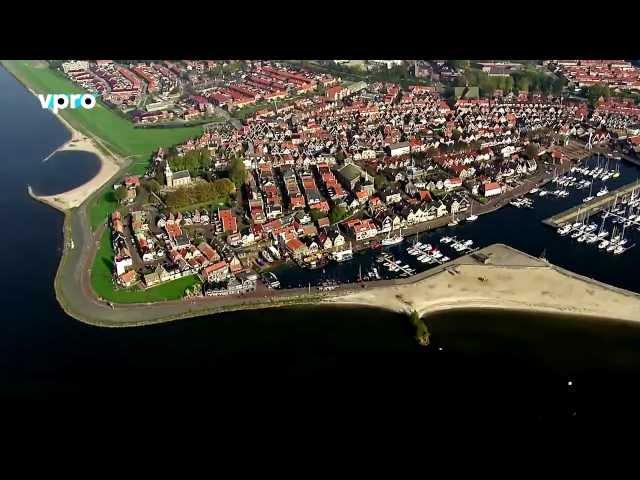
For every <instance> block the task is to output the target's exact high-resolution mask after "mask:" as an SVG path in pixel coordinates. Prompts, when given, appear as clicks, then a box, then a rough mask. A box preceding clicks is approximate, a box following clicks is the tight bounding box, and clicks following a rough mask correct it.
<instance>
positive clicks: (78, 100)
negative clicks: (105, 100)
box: [38, 93, 96, 113]
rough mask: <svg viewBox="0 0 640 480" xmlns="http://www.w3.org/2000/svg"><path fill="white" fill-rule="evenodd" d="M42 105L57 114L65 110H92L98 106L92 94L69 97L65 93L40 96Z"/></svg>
mask: <svg viewBox="0 0 640 480" xmlns="http://www.w3.org/2000/svg"><path fill="white" fill-rule="evenodd" d="M38 99H39V100H40V105H42V108H48V109H49V110H53V113H57V112H58V110H64V109H65V108H80V107H82V108H86V109H87V110H91V109H92V108H93V107H95V106H96V97H95V96H94V95H91V94H90V93H85V94H84V95H79V94H73V95H67V94H65V93H56V94H53V95H52V94H48V95H47V96H46V97H45V96H44V95H38Z"/></svg>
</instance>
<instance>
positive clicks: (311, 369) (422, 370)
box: [0, 69, 640, 419]
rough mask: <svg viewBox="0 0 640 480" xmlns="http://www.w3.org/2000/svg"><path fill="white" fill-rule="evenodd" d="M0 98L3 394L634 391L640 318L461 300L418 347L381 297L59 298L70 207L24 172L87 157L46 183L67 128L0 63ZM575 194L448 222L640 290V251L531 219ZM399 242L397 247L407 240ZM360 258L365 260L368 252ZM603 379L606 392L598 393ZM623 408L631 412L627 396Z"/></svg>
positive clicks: (464, 395)
mask: <svg viewBox="0 0 640 480" xmlns="http://www.w3.org/2000/svg"><path fill="white" fill-rule="evenodd" d="M0 105H2V106H3V107H2V109H0V127H1V128H0V146H1V148H2V150H1V151H2V153H1V154H0V178H2V180H3V190H2V194H1V195H0V211H2V212H3V214H4V215H3V218H4V220H5V225H6V228H5V230H4V235H3V238H2V239H3V243H2V254H1V255H2V266H3V268H2V272H3V274H2V276H0V302H1V304H2V307H3V308H2V311H3V313H2V315H0V317H1V319H2V322H1V325H2V332H1V333H0V352H1V353H0V392H1V393H0V396H1V397H2V398H3V399H21V400H22V399H34V398H38V399H46V400H47V401H49V402H50V401H54V400H55V399H63V400H64V401H65V402H67V405H76V404H77V402H75V400H77V399H78V398H80V395H82V398H83V399H84V398H86V395H87V394H94V396H93V397H92V398H93V402H94V403H91V405H94V404H95V402H100V401H102V402H106V401H109V402H110V403H109V406H110V407H111V408H117V406H118V405H123V404H127V405H129V404H130V402H131V401H132V400H133V399H136V398H145V403H143V405H147V406H148V405H152V404H163V405H164V404H166V403H167V402H168V400H169V399H172V400H174V401H175V400H176V399H177V400H182V401H189V402H192V401H194V400H196V399H198V398H202V397H203V395H204V396H205V398H207V399H208V398H215V399H220V398H221V397H227V398H228V397H230V396H233V395H238V392H242V393H243V394H246V395H243V398H244V399H246V401H249V400H250V401H255V402H258V401H260V402H265V401H268V400H269V399H274V398H279V399H282V400H283V401H281V402H279V404H280V405H290V406H294V405H295V404H296V403H299V402H296V400H295V399H299V398H300V395H301V393H302V392H306V393H309V395H306V396H304V399H305V402H309V403H313V402H314V401H315V402H318V401H319V400H318V399H322V400H323V401H325V400H326V401H327V402H328V403H327V404H328V405H336V403H339V404H343V403H344V402H347V401H348V400H349V399H350V398H353V397H354V396H357V397H358V398H359V399H360V398H361V400H359V401H358V402H357V405H354V407H357V409H358V410H361V409H362V408H366V407H367V406H371V405H377V404H379V403H380V402H381V399H389V401H390V402H393V400H394V399H395V401H397V402H398V403H403V404H404V399H405V398H413V399H414V403H415V404H416V405H417V406H419V407H420V408H421V409H424V411H425V414H426V415H429V414H431V412H433V409H434V408H435V407H434V405H436V404H438V405H439V408H440V409H439V410H436V411H439V412H444V411H450V412H454V411H455V414H456V415H457V416H459V415H460V414H461V412H462V413H464V412H466V413H469V414H471V413H472V414H474V415H485V414H486V412H488V411H493V412H494V413H495V414H496V415H505V416H510V417H511V416H513V415H515V416H518V417H522V418H533V419H536V418H539V417H542V418H551V419H553V418H573V413H575V411H576V409H577V411H578V414H579V415H586V416H589V415H591V416H594V415H596V414H604V413H603V412H610V406H611V405H613V404H616V405H623V406H626V405H627V402H631V401H632V400H634V399H637V396H634V395H632V393H633V392H631V390H629V389H628V387H626V386H628V385H630V380H631V379H634V378H635V377H636V376H637V373H638V372H639V368H638V367H639V366H638V362H639V358H640V355H639V354H638V353H637V352H636V351H635V349H634V347H635V346H636V345H638V344H640V329H638V328H637V327H636V326H634V325H628V324H622V325H618V324H613V323H611V322H606V323H605V322H589V323H585V322H584V321H575V322H568V321H566V320H565V319H563V318H558V317H542V316H539V315H538V316H534V315H523V314H521V313H501V314H496V313H494V312H491V313H478V312H455V313H449V314H446V315H438V316H434V317H431V318H429V325H430V328H431V330H432V333H433V337H432V345H431V346H430V347H429V348H428V349H426V350H424V349H421V348H420V347H418V346H417V344H416V342H415V341H414V339H413V333H414V332H413V330H412V328H411V326H410V325H409V322H408V321H407V319H406V318H405V317H403V316H402V315H397V314H390V313H388V312H384V311H381V310H375V309H360V308H357V309H351V308H350V309H347V308H319V307H313V308H289V309H284V310H266V311H250V312H238V313H232V314H226V315H220V316H215V317H201V318H195V319H188V320H184V321H179V322H175V323H172V324H166V325H158V326H152V327H145V328H140V329H113V330H112V329H100V328H96V327H91V326H87V325H84V324H82V323H79V322H77V321H76V320H74V319H72V318H70V317H68V316H67V315H66V314H65V313H64V312H63V311H62V309H61V308H60V307H59V305H58V303H57V301H56V299H55V294H54V290H53V279H54V276H55V272H56V268H57V265H58V262H59V258H60V254H61V251H62V223H63V216H62V215H61V214H60V213H58V212H56V211H54V210H53V209H51V208H49V207H47V206H45V205H42V204H40V203H38V202H36V201H34V200H33V199H31V198H30V197H29V196H28V194H27V185H28V184H32V185H36V184H38V185H39V188H41V189H42V190H41V191H55V190H59V189H60V188H62V187H65V186H70V187H72V186H74V185H76V184H79V183H80V182H81V179H82V178H84V175H88V173H87V172H89V171H90V168H89V166H86V165H84V163H83V162H84V161H85V160H88V158H87V157H86V156H83V155H82V154H77V153H69V154H65V155H66V156H67V157H68V158H67V160H70V162H69V165H72V167H69V168H66V169H65V173H66V174H67V175H68V177H69V178H68V182H69V183H57V182H58V180H55V181H54V182H53V183H52V185H51V186H49V185H48V184H47V183H46V182H45V181H43V179H45V178H47V177H46V176H45V175H44V174H43V172H45V170H43V168H47V166H43V164H42V159H43V158H44V157H46V156H47V155H49V153H50V152H51V151H53V150H54V149H55V148H57V147H58V146H59V145H61V144H62V143H64V142H65V141H67V140H68V138H69V134H68V132H67V131H66V129H65V128H64V127H63V126H62V125H61V124H59V123H58V122H57V121H56V120H55V118H54V117H53V116H52V115H51V114H50V113H49V112H47V111H44V110H42V109H41V108H40V105H39V102H38V101H37V99H36V98H34V97H33V96H32V95H31V94H30V93H28V92H27V91H26V90H25V89H24V88H23V87H22V86H20V85H19V84H18V83H17V82H16V81H15V80H14V79H13V78H12V77H11V76H10V75H9V74H8V73H7V72H5V71H4V70H3V69H0ZM51 160H53V158H52V159H51ZM51 160H50V161H51ZM623 170H624V176H626V177H633V176H635V175H637V171H636V170H635V167H627V166H625V165H623ZM38 179H40V182H38ZM66 181H67V179H65V182H66ZM619 182H620V183H622V182H623V180H622V179H619ZM47 188H51V190H45V189H47ZM569 203H570V202H569V201H568V200H557V201H556V200H544V199H541V200H538V199H536V204H537V205H536V209H535V210H533V211H528V210H524V209H522V210H517V209H515V208H511V207H509V208H505V209H503V210H502V211H500V212H498V213H496V214H493V215H488V216H483V217H481V218H480V219H479V220H478V221H477V222H476V223H474V224H467V225H460V226H459V227H458V228H456V229H455V235H457V236H459V237H464V238H473V239H474V240H475V241H476V244H478V245H479V246H481V245H486V244H489V243H492V242H494V241H502V242H505V243H509V244H511V245H513V246H515V247H516V248H520V249H523V250H525V251H528V252H530V253H534V254H538V253H540V251H541V250H542V249H543V248H545V247H546V248H547V254H548V256H549V258H550V259H551V260H552V261H553V262H555V263H558V264H560V265H563V266H566V267H567V268H571V269H575V270H577V271H579V272H582V273H587V274H589V275H593V276H595V277H596V278H598V279H600V280H604V281H608V282H611V283H614V284H616V285H621V286H625V287H626V288H631V289H635V290H640V285H639V284H638V279H637V276H636V274H635V272H633V269H631V268H628V265H632V264H633V262H635V263H636V264H637V258H638V257H637V256H636V255H638V253H637V251H635V252H634V251H633V250H632V251H629V252H628V253H627V254H625V255H622V256H620V257H613V256H611V255H607V256H604V255H601V254H598V253H594V252H592V249H590V248H587V247H580V248H576V247H575V245H573V244H572V242H571V241H570V240H569V239H566V238H563V239H561V238H559V237H557V235H555V233H553V231H552V230H551V229H548V228H547V227H544V226H542V225H541V224H539V223H538V222H537V220H539V219H540V218H544V217H546V216H548V215H551V214H553V213H555V212H557V211H558V210H562V209H563V208H565V206H566V204H569ZM443 233H448V234H450V233H451V232H450V231H449V229H444V230H442V231H438V232H437V233H434V234H430V235H431V236H432V237H429V238H433V239H434V240H435V239H436V238H437V237H439V236H440V235H441V234H443ZM523 233H525V234H523ZM423 241H424V240H423ZM392 250H394V251H396V252H399V253H398V254H399V255H400V254H401V252H402V250H403V248H402V247H394V248H393V249H392ZM356 259H362V260H363V261H364V260H365V259H367V261H369V262H370V261H371V258H368V257H367V255H364V256H362V257H359V256H356ZM407 261H409V262H411V261H412V257H409V256H407ZM414 263H415V262H414ZM412 265H413V264H412ZM625 265H627V267H626V268H625ZM357 268H358V267H357V262H353V263H352V264H344V265H341V266H333V267H328V268H327V272H329V271H330V270H331V269H333V271H334V272H335V271H338V270H339V269H342V270H343V271H344V276H345V277H346V276H350V277H351V278H354V277H355V274H356V272H357ZM363 270H364V269H363ZM288 275H290V277H287V274H286V273H283V274H282V277H286V278H285V280H286V281H287V282H290V283H295V282H296V281H299V282H301V283H302V282H305V283H306V281H307V277H304V278H303V277H298V278H297V277H296V275H300V273H299V272H298V273H296V272H292V273H289V274H288ZM314 275H322V272H321V271H319V272H316V273H314ZM439 348H442V349H443V350H439ZM570 377H571V378H574V377H575V379H576V391H575V392H573V393H572V392H570V391H568V390H567V379H568V378H570ZM625 388H626V390H625ZM602 389H608V390H607V391H611V392H613V395H612V396H611V397H610V398H608V399H607V398H605V399H602V396H601V395H598V391H601V390H602ZM150 392H154V393H157V394H158V395H152V394H151V393H150ZM283 392H287V396H286V398H285V394H284V393H283ZM288 392H292V393H291V394H290V396H289V394H288ZM293 392H295V393H293ZM425 392H426V395H425ZM150 399H151V400H152V401H151V400H150ZM469 399H474V401H473V402H471V401H470V400H469ZM482 399H485V400H486V402H484V401H482ZM541 399H542V400H541ZM596 400H597V401H596ZM616 402H618V403H616ZM327 404H325V405H327ZM389 405H390V403H385V404H384V406H382V407H381V408H385V409H386V408H388V406H389ZM454 405H455V409H454ZM491 405H493V409H491ZM487 409H489V410H487ZM410 410H411V411H414V410H413V409H410ZM617 411H618V412H624V413H625V414H627V415H628V414H629V412H631V411H632V410H631V409H628V410H624V409H622V410H620V409H618V410H617ZM578 418H579V417H578Z"/></svg>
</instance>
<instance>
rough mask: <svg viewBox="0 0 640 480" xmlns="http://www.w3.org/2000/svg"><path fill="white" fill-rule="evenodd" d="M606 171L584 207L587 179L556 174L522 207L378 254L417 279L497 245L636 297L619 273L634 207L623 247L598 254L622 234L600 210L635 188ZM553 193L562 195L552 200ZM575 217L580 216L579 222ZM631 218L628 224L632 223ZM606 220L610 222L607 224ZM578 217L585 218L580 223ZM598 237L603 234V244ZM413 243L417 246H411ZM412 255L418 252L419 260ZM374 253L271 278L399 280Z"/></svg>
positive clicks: (629, 246)
mask: <svg viewBox="0 0 640 480" xmlns="http://www.w3.org/2000/svg"><path fill="white" fill-rule="evenodd" d="M602 158H603V157H602V155H601V156H600V160H599V161H600V165H601V166H602V165H603V160H602ZM597 164H598V157H597V155H593V156H592V157H590V158H588V159H587V160H586V161H585V162H584V163H582V164H579V165H577V166H576V168H581V169H582V168H588V169H589V171H590V172H591V171H593V169H594V168H597ZM589 165H590V166H589ZM604 165H606V161H605V163H604ZM609 170H610V171H611V170H613V171H614V172H619V174H618V175H616V176H611V177H610V178H608V179H607V180H605V182H606V185H607V188H608V190H609V193H608V194H606V195H603V196H601V197H596V198H594V199H593V201H591V202H590V203H583V202H582V200H583V198H584V197H585V196H588V193H589V190H588V188H589V186H588V185H589V184H590V183H591V180H592V178H593V177H591V176H590V175H589V176H587V175H585V174H583V173H582V172H580V171H576V170H574V171H567V173H565V174H564V175H559V176H557V178H556V179H555V181H554V180H552V181H550V182H549V183H547V184H546V185H544V186H540V187H538V188H535V189H531V190H530V191H529V193H528V194H526V195H524V196H521V197H519V198H520V199H521V200H520V201H518V202H517V203H520V202H522V204H521V206H520V207H519V208H518V207H517V206H515V207H513V206H511V205H508V206H507V207H506V208H500V209H498V210H496V211H494V212H491V213H487V214H483V215H481V216H480V217H479V218H478V220H477V221H471V222H467V221H460V222H456V223H455V224H453V225H447V223H449V222H447V221H444V222H443V223H442V224H441V225H440V226H438V227H436V228H433V229H430V230H428V231H421V232H418V233H412V234H411V235H410V236H409V235H405V238H404V240H403V242H401V243H399V244H396V245H391V246H386V247H384V251H386V252H389V253H392V254H393V255H394V258H395V260H401V261H402V263H403V265H404V264H406V265H409V266H410V267H412V268H414V269H415V270H416V274H418V273H420V272H423V271H426V270H429V269H431V268H435V267H437V266H438V265H440V264H441V263H442V258H448V259H455V258H457V257H458V256H460V255H461V254H464V253H469V250H470V249H471V250H473V249H476V248H482V247H485V246H487V245H489V244H491V243H495V242H503V243H506V244H508V245H511V246H513V247H515V248H517V249H519V250H522V251H524V252H527V253H529V254H531V255H535V256H539V255H540V254H541V253H542V252H543V251H545V250H546V253H545V255H546V258H548V259H549V260H550V261H552V262H553V263H555V264H557V265H560V266H562V267H564V268H567V269H569V270H573V271H576V272H579V273H582V274H585V275H588V276H590V277H593V278H597V279H598V280H601V281H603V282H607V283H611V284H613V285H617V286H621V287H624V288H629V289H631V290H635V291H640V279H638V278H637V277H636V276H630V275H628V273H627V270H626V266H625V262H628V261H629V260H630V259H634V258H638V256H639V255H640V254H639V252H640V249H637V248H635V246H634V244H636V243H638V240H640V239H638V238H637V236H638V235H640V232H638V231H637V228H638V226H640V225H636V223H637V222H640V218H638V214H640V210H638V208H637V205H636V207H632V208H635V209H634V210H633V212H632V213H628V214H627V220H625V221H630V222H632V223H631V224H629V225H628V226H627V227H626V228H625V231H624V237H625V238H627V239H628V240H627V242H625V243H624V244H622V245H617V246H618V247H621V248H618V249H617V252H618V253H614V252H616V248H613V249H612V250H610V251H608V252H607V251H606V248H605V249H603V250H604V252H603V251H602V249H599V248H598V246H599V245H600V244H601V242H602V241H603V240H605V239H608V240H609V242H610V241H611V230H612V225H616V227H617V232H620V233H621V232H622V229H623V224H619V223H612V222H613V221H614V220H615V221H616V222H619V221H621V220H622V215H621V213H622V212H621V210H620V209H621V205H619V206H618V207H616V208H614V209H612V210H609V213H606V212H605V211H604V210H603V207H605V210H608V209H607V208H606V207H608V206H610V205H611V204H612V203H614V201H615V197H616V193H617V194H618V195H619V201H622V200H625V198H624V195H622V196H620V192H626V193H627V194H628V195H631V193H632V191H633V190H634V188H635V187H638V186H639V185H640V184H639V182H638V178H639V177H640V168H638V167H637V166H636V165H635V164H630V163H629V162H625V161H621V162H619V164H613V163H611V161H610V162H609ZM570 177H574V178H573V179H571V178H570ZM584 180H588V182H589V184H586V185H587V187H586V188H584V187H583V188H579V187H580V185H585V182H584ZM599 181H601V180H596V181H595V182H594V187H593V189H594V193H597V191H599V190H600V188H601V185H599V183H598V182H599ZM556 190H558V191H564V192H566V193H564V194H558V193H559V192H556ZM554 192H555V193H554ZM638 193H640V189H638ZM594 197H595V195H594ZM522 199H524V200H525V201H522ZM516 200H517V199H516ZM527 205H530V206H527ZM627 209H628V207H627ZM578 212H580V215H579V216H578ZM599 212H602V213H603V214H606V215H607V218H606V222H605V225H604V227H602V218H600V217H598V216H597V215H596V214H597V213H599ZM634 214H635V217H633V215H634ZM609 216H610V217H611V218H608V217H609ZM585 217H587V219H586V220H585ZM553 219H561V221H560V223H559V224H555V223H552V221H553ZM443 220H444V219H443ZM585 221H586V226H585V227H582V228H584V229H585V231H583V232H581V234H580V235H577V236H576V237H575V238H571V235H573V234H574V233H575V230H574V229H567V227H565V229H567V230H568V231H567V233H566V234H565V235H560V234H558V228H560V227H562V226H564V225H565V224H566V223H569V222H570V223H571V224H574V223H580V224H584V222H585ZM591 224H595V229H594V227H593V226H590V225H591ZM549 226H553V227H554V228H549ZM576 227H577V225H576ZM605 231H606V232H608V233H606V235H607V237H606V238H605V233H604V232H605ZM594 235H595V237H594ZM468 240H472V241H473V244H472V245H470V246H463V245H461V244H460V242H461V241H462V244H464V242H465V241H468ZM417 243H420V244H424V245H418V246H417V247H416V244H417ZM427 244H431V246H432V248H433V247H436V248H438V249H440V250H441V253H442V257H440V258H435V257H434V256H433V255H429V254H427V251H426V250H425V251H422V250H421V249H422V248H425V249H426V248H427V247H426V245H427ZM463 248H464V249H463ZM418 251H420V252H419V254H418ZM603 253H606V257H607V258H608V261H607V262H602V260H601V259H602V256H603ZM379 254H380V252H379V251H372V250H370V249H364V250H358V251H356V250H355V249H354V251H353V252H352V254H351V259H350V260H346V261H344V262H331V263H329V264H328V265H327V266H326V267H325V268H323V269H322V271H314V272H311V271H306V272H300V271H299V269H295V268H293V267H292V266H290V265H282V266H280V267H277V268H276V272H277V274H278V277H279V278H280V281H281V282H282V284H283V288H296V287H304V286H306V285H307V283H308V282H309V281H310V282H311V284H312V285H319V284H320V283H321V282H322V281H323V280H324V279H335V280H336V281H338V282H339V283H341V284H348V283H353V282H357V279H358V271H359V269H360V267H361V268H362V271H363V272H367V271H369V270H370V269H371V268H372V267H373V266H376V267H378V270H379V274H380V275H381V277H382V279H393V278H399V277H400V275H401V274H402V273H404V272H402V271H401V270H400V269H398V270H395V269H394V271H390V270H389V269H387V268H384V267H382V268H380V265H379V264H378V263H376V258H377V257H378V255H379Z"/></svg>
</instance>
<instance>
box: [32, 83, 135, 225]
mask: <svg viewBox="0 0 640 480" xmlns="http://www.w3.org/2000/svg"><path fill="white" fill-rule="evenodd" d="M29 90H30V91H31V93H33V94H34V95H35V93H34V92H33V90H31V89H29ZM54 115H55V117H56V119H57V120H58V121H60V123H62V125H64V126H65V127H66V129H67V130H68V131H69V133H71V138H70V139H69V140H68V141H66V142H65V143H63V144H62V145H61V146H60V147H58V148H57V149H55V150H54V151H53V152H52V153H50V154H49V155H48V156H47V157H46V158H45V159H43V162H46V161H48V160H49V159H50V158H51V157H52V156H54V155H55V154H56V153H58V152H63V151H84V152H88V153H92V154H93V155H95V156H96V157H98V159H99V160H100V170H98V173H97V174H96V175H95V176H94V177H93V178H92V179H90V180H89V181H87V182H85V183H83V184H82V185H79V186H77V187H75V188H73V189H71V190H68V191H66V192H63V193H58V194H55V195H37V194H36V193H34V192H33V191H32V190H31V187H29V194H30V195H31V196H32V197H33V198H34V199H36V200H39V201H41V202H43V203H45V204H47V205H49V206H51V207H53V208H56V209H58V210H60V211H62V212H65V211H67V210H70V209H72V208H76V207H78V206H80V205H81V204H82V203H84V201H85V200H87V199H88V198H89V197H90V196H91V195H92V194H93V193H95V192H97V191H98V190H100V188H102V187H103V186H104V185H105V184H106V183H107V182H109V180H111V179H112V178H113V177H115V176H116V175H117V174H118V173H119V172H120V170H121V169H122V168H123V167H124V166H126V162H125V161H124V160H123V159H121V158H120V157H118V156H117V155H116V154H114V153H113V152H111V151H110V150H109V149H108V148H107V147H105V146H104V145H102V143H100V142H99V141H98V140H97V139H95V138H90V137H88V136H86V135H84V134H83V133H81V132H80V131H78V130H77V129H75V128H74V127H73V126H72V125H71V124H70V123H69V122H68V121H67V120H65V119H64V117H63V116H62V115H60V114H59V113H54ZM105 152H109V153H105Z"/></svg>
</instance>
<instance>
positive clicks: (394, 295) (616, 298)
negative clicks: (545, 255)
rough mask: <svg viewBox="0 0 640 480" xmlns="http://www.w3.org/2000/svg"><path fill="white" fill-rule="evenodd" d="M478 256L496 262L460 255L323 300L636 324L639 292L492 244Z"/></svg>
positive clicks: (399, 308)
mask: <svg viewBox="0 0 640 480" xmlns="http://www.w3.org/2000/svg"><path fill="white" fill-rule="evenodd" d="M480 253H484V254H490V255H492V257H491V258H496V257H500V258H499V260H498V261H496V262H493V261H492V262H491V263H490V264H486V265H484V264H481V263H479V262H477V261H474V260H473V258H472V255H466V256H464V257H460V258H459V259H457V260H455V261H453V262H450V263H449V264H448V265H447V266H443V267H444V268H442V269H437V270H436V271H434V272H433V273H432V274H430V275H426V276H424V277H422V278H420V279H416V280H415V281H414V282H412V283H405V284H402V285H400V284H399V285H391V286H383V287H378V288H376V287H372V288H371V289H367V291H359V292H357V293H352V294H347V295H342V296H338V297H334V298H332V299H330V300H328V302H329V303H335V304H345V305H346V304H352V305H353V304H356V305H362V306H364V305H371V304H372V303H374V302H375V304H376V305H379V306H380V307H381V308H385V309H387V310H390V311H394V312H398V313H406V314H409V313H411V312H412V311H414V310H415V311H417V312H418V314H419V315H420V316H425V315H427V316H428V315H429V314H432V313H435V312H439V311H445V310H453V309H473V308H483V309H486V308H497V309H501V310H516V311H527V312H546V313H557V314H572V315H578V316H582V317H585V316H586V317H594V318H605V319H612V320H614V319H615V320H619V321H631V322H640V295H639V294H636V293H634V292H631V291H628V290H624V289H621V288H618V287H614V286H612V285H608V284H605V283H602V282H599V281H597V280H593V279H590V278H587V277H584V276H582V275H578V274H576V273H574V272H570V271H568V270H565V269H562V268H560V267H558V266H556V265H553V264H550V263H548V262H546V261H543V260H539V259H535V258H534V257H530V256H528V255H526V254H524V253H523V252H520V251H518V250H515V249H513V248H511V247H508V246H506V245H502V244H494V245H491V246H489V247H486V248H484V249H482V250H480ZM516 263H520V264H516ZM453 272H457V273H455V274H452V273H453ZM425 273H428V272H425ZM481 278H482V280H481Z"/></svg>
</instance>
